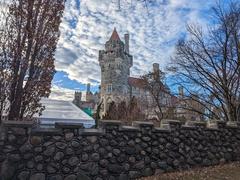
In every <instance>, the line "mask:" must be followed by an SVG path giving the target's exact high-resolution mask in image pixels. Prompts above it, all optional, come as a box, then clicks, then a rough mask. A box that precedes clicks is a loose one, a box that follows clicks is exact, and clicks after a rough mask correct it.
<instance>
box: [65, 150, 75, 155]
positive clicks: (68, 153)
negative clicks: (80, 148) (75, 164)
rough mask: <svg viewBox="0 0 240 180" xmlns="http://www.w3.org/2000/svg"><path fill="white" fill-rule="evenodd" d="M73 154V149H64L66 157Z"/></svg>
mask: <svg viewBox="0 0 240 180" xmlns="http://www.w3.org/2000/svg"><path fill="white" fill-rule="evenodd" d="M73 153H74V151H73V149H71V148H67V149H66V154H67V155H72V154H73Z"/></svg>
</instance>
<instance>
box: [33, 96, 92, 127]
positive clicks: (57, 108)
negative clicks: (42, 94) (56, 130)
mask: <svg viewBox="0 0 240 180" xmlns="http://www.w3.org/2000/svg"><path fill="white" fill-rule="evenodd" d="M41 103H42V105H43V106H45V110H44V111H43V112H42V115H41V116H35V117H36V118H37V119H38V120H39V121H40V126H43V127H47V126H49V127H53V126H54V124H55V123H56V122H61V123H62V122H64V123H74V124H77V123H79V124H83V126H84V127H85V128H90V127H92V126H94V125H95V120H94V119H93V118H92V117H90V116H89V115H88V114H86V113H85V112H84V111H82V110H81V109H80V108H78V107H77V106H76V105H74V104H73V103H72V102H69V101H63V100H53V99H47V98H43V99H42V100H41Z"/></svg>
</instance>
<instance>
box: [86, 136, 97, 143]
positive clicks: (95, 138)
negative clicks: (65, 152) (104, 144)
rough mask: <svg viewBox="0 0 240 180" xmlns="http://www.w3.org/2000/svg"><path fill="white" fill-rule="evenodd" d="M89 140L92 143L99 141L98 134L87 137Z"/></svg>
mask: <svg viewBox="0 0 240 180" xmlns="http://www.w3.org/2000/svg"><path fill="white" fill-rule="evenodd" d="M87 140H88V141H89V142H90V143H92V144H93V143H95V142H97V136H88V137H87Z"/></svg>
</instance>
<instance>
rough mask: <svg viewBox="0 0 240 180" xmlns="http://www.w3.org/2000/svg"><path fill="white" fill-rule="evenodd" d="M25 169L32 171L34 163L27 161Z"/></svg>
mask: <svg viewBox="0 0 240 180" xmlns="http://www.w3.org/2000/svg"><path fill="white" fill-rule="evenodd" d="M27 167H28V168H29V169H32V168H33V167H34V162H33V161H28V162H27Z"/></svg>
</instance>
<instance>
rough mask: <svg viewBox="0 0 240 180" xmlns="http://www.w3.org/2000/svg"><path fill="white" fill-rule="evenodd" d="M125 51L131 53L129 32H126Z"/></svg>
mask: <svg viewBox="0 0 240 180" xmlns="http://www.w3.org/2000/svg"><path fill="white" fill-rule="evenodd" d="M124 39H125V52H126V53H128V54H129V34H124Z"/></svg>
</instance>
